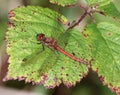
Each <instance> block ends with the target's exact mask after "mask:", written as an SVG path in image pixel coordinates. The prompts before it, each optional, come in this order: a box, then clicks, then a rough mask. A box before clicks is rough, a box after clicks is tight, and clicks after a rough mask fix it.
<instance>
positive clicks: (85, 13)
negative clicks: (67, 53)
mask: <svg viewBox="0 0 120 95" xmlns="http://www.w3.org/2000/svg"><path fill="white" fill-rule="evenodd" d="M86 16H87V12H84V14H83V15H82V16H81V18H80V19H79V20H78V21H77V22H76V23H74V24H73V25H72V26H70V27H69V28H68V29H72V28H74V27H75V26H77V25H78V24H79V23H80V22H81V21H82V20H83V19H84V18H85V17H86Z"/></svg>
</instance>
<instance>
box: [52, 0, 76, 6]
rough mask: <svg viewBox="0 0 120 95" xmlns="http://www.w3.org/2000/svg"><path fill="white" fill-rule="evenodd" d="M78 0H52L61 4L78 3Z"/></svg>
mask: <svg viewBox="0 0 120 95" xmlns="http://www.w3.org/2000/svg"><path fill="white" fill-rule="evenodd" d="M77 1H78V0H50V2H51V3H53V4H57V5H61V6H68V5H74V4H76V3H77Z"/></svg>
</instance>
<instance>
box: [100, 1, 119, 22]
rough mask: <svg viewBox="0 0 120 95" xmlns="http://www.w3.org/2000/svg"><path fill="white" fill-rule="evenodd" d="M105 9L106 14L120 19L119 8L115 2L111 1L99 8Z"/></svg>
mask: <svg viewBox="0 0 120 95" xmlns="http://www.w3.org/2000/svg"><path fill="white" fill-rule="evenodd" d="M98 9H99V10H101V11H103V12H104V14H105V16H108V17H112V18H114V19H116V21H120V12H119V11H118V10H117V8H116V7H115V5H114V4H113V2H110V3H109V4H108V5H104V6H101V7H99V8H98Z"/></svg>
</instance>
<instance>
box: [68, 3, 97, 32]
mask: <svg viewBox="0 0 120 95" xmlns="http://www.w3.org/2000/svg"><path fill="white" fill-rule="evenodd" d="M78 6H79V7H81V8H83V9H84V10H85V12H84V14H83V15H82V16H81V17H80V19H79V20H78V21H76V22H75V23H74V24H73V25H71V26H70V27H69V28H68V29H72V28H74V27H75V26H77V25H78V24H79V23H80V22H81V21H82V20H83V19H84V18H85V17H86V16H87V15H89V16H90V17H91V18H92V21H93V22H95V20H94V17H93V13H95V12H96V9H97V7H98V6H97V5H96V6H93V7H84V6H82V5H78ZM68 29H67V30H68Z"/></svg>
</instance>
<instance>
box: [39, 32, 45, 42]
mask: <svg viewBox="0 0 120 95" xmlns="http://www.w3.org/2000/svg"><path fill="white" fill-rule="evenodd" d="M44 38H45V34H42V33H41V34H37V40H38V41H42V40H43V39H44Z"/></svg>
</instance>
